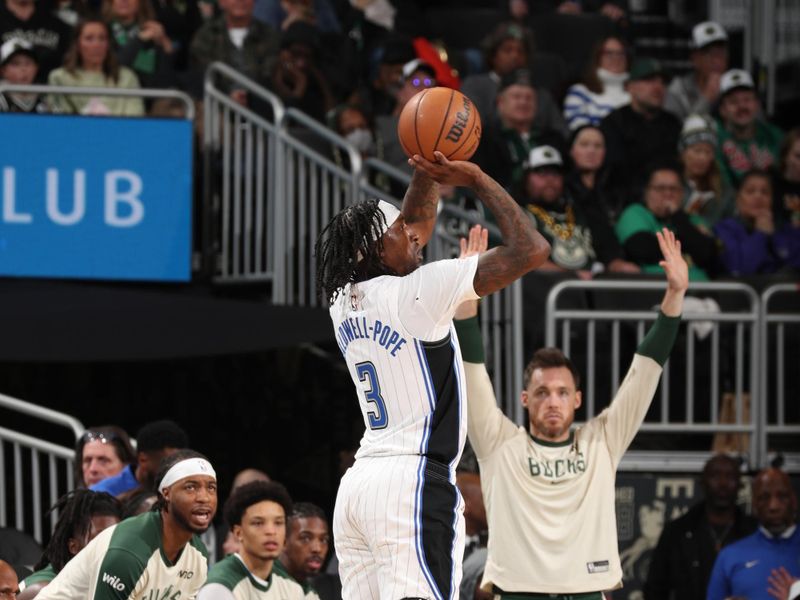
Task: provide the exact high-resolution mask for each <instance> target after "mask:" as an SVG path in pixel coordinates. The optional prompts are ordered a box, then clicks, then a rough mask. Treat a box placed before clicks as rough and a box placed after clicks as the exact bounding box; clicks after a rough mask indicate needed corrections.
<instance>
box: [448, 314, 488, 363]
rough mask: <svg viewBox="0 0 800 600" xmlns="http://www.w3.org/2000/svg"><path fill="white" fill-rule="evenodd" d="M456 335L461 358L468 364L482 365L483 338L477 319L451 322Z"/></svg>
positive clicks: (483, 360) (483, 358)
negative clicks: (453, 324) (454, 327)
mask: <svg viewBox="0 0 800 600" xmlns="http://www.w3.org/2000/svg"><path fill="white" fill-rule="evenodd" d="M453 323H455V326H456V334H457V335H458V344H459V346H461V357H462V358H463V359H464V360H465V361H466V362H470V363H484V362H486V357H485V355H484V353H483V338H481V326H480V323H479V322H478V317H477V316H475V317H470V318H469V319H463V320H455V321H453Z"/></svg>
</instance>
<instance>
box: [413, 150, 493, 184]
mask: <svg viewBox="0 0 800 600" xmlns="http://www.w3.org/2000/svg"><path fill="white" fill-rule="evenodd" d="M434 155H435V156H436V162H431V161H429V160H426V159H425V158H423V157H422V156H420V155H419V154H415V155H414V156H413V157H412V158H409V159H408V164H410V165H411V166H412V167H415V168H417V169H419V170H421V171H423V172H424V173H425V174H426V175H428V176H429V177H430V178H431V179H433V180H434V181H437V182H438V183H446V184H450V185H455V186H459V187H472V186H473V184H474V183H475V180H476V179H477V178H478V176H479V175H480V174H481V169H480V167H479V166H478V165H476V164H475V163H471V162H469V161H465V160H447V158H446V157H445V155H444V154H442V153H441V152H439V151H436V152H434Z"/></svg>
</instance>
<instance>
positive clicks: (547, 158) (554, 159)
mask: <svg viewBox="0 0 800 600" xmlns="http://www.w3.org/2000/svg"><path fill="white" fill-rule="evenodd" d="M542 167H559V168H563V167H564V161H563V160H561V153H560V152H559V151H558V150H556V149H555V148H553V147H552V146H536V148H533V149H532V150H531V151H530V154H528V162H526V163H525V170H526V171H533V170H534V169H541V168H542Z"/></svg>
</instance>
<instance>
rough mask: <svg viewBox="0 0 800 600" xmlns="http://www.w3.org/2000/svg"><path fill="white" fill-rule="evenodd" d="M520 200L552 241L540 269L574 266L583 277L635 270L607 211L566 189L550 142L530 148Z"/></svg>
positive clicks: (632, 271)
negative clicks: (626, 258)
mask: <svg viewBox="0 0 800 600" xmlns="http://www.w3.org/2000/svg"><path fill="white" fill-rule="evenodd" d="M517 199H518V202H519V203H520V205H521V206H522V207H523V208H525V209H526V210H527V211H528V212H529V213H530V214H531V218H533V220H534V222H535V223H536V228H537V229H538V230H539V232H540V233H541V234H542V235H543V236H544V237H545V239H547V241H548V242H549V243H550V246H551V250H550V258H549V259H548V260H546V261H545V262H544V264H543V265H542V266H541V267H539V270H540V271H574V272H575V273H576V275H578V277H580V278H581V279H590V278H591V277H592V274H593V273H597V272H600V271H604V270H606V269H607V270H608V271H610V272H616V273H638V272H639V268H638V267H637V266H636V265H635V264H633V263H630V262H628V261H626V260H623V258H622V248H621V247H620V245H619V243H618V242H617V240H616V238H615V237H614V229H613V227H612V226H611V223H610V222H609V220H608V217H607V216H606V213H605V212H604V211H602V210H601V209H599V208H598V207H597V206H589V205H584V204H578V203H577V202H575V200H574V199H573V198H572V196H571V195H570V194H569V192H568V191H566V190H565V188H564V163H563V161H562V160H561V155H560V154H559V152H558V150H556V149H555V148H553V147H552V146H538V147H536V148H534V149H533V150H531V152H530V156H529V159H528V162H527V164H526V165H525V175H524V180H523V190H522V193H521V194H518V195H517Z"/></svg>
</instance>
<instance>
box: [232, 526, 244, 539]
mask: <svg viewBox="0 0 800 600" xmlns="http://www.w3.org/2000/svg"><path fill="white" fill-rule="evenodd" d="M231 531H232V532H233V537H235V538H236V539H237V540H238V541H239V543H241V542H242V526H241V525H234V526H233V527H231Z"/></svg>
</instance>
